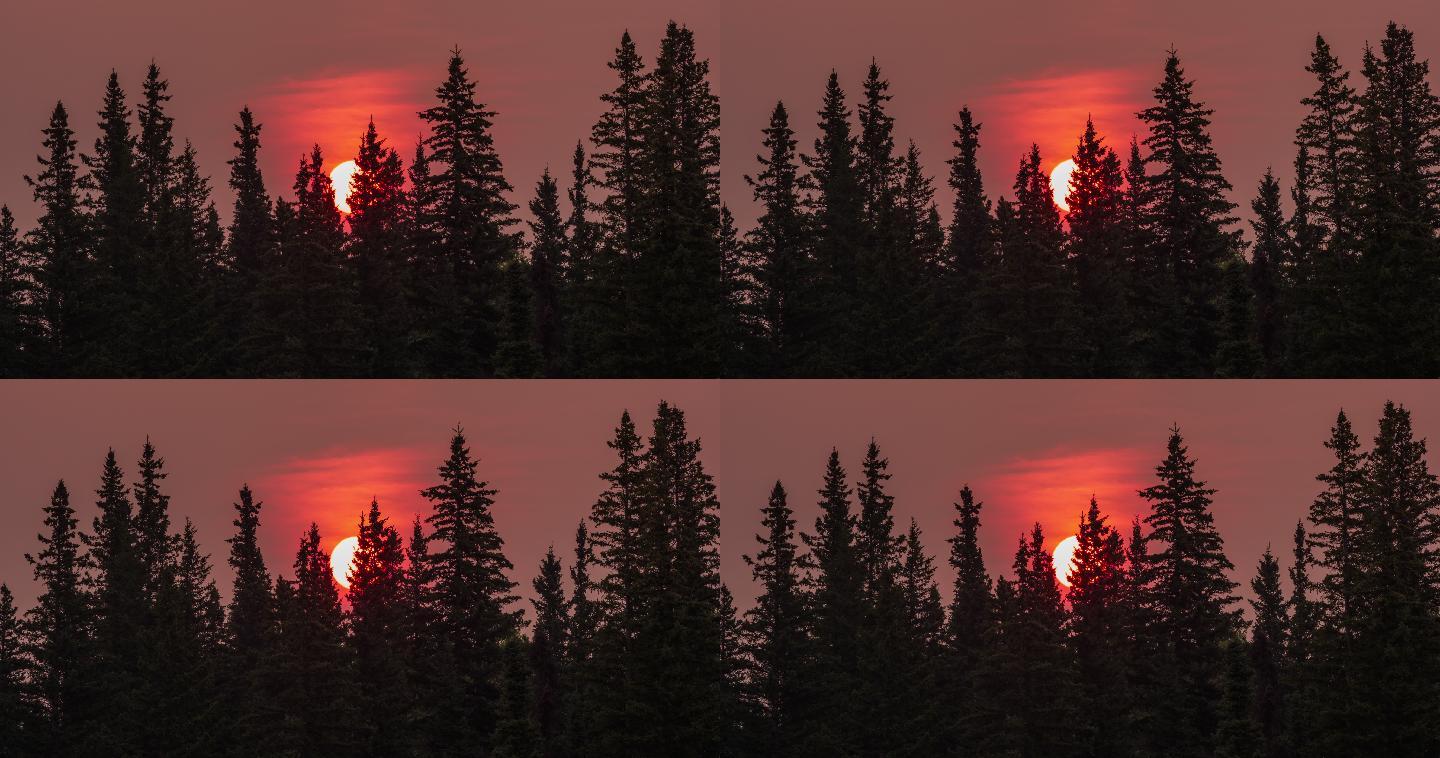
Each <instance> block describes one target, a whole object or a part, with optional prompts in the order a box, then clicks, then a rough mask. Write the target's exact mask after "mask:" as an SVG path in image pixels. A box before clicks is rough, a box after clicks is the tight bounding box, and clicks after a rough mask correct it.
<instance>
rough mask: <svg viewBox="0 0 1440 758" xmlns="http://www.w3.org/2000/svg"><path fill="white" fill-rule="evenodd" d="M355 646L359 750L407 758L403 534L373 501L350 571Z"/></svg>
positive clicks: (362, 523) (363, 519) (409, 748)
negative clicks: (401, 535) (360, 714)
mask: <svg viewBox="0 0 1440 758" xmlns="http://www.w3.org/2000/svg"><path fill="white" fill-rule="evenodd" d="M349 581H350V588H349V593H348V599H349V601H350V640H351V646H352V647H353V649H354V655H355V682H356V683H357V685H358V688H357V694H358V695H359V697H358V700H359V704H358V705H359V711H360V712H361V713H363V714H365V715H364V718H362V719H360V720H359V721H358V722H357V723H356V727H357V731H358V734H357V735H356V736H357V738H358V739H357V742H358V743H359V749H360V751H361V752H362V753H364V754H366V755H373V756H389V755H405V754H409V752H410V751H412V750H414V748H415V745H414V742H413V739H412V735H411V732H410V723H409V721H408V718H407V716H408V713H409V706H410V703H409V699H408V693H409V690H410V687H411V686H412V684H413V683H412V682H411V681H410V677H409V670H408V663H407V661H408V655H407V654H408V652H409V651H408V650H407V649H406V644H405V643H406V639H405V636H406V631H407V630H406V616H405V611H406V608H405V603H404V597H403V594H404V592H405V549H404V547H403V546H402V544H401V539H400V532H399V531H397V530H396V529H395V527H393V526H391V525H390V523H389V520H388V519H386V518H384V517H382V516H381V515H380V504H379V503H378V502H377V501H376V500H375V499H374V498H372V499H371V500H370V508H369V509H368V510H367V511H366V512H365V513H364V514H362V515H361V517H360V523H359V529H358V536H357V539H356V545H355V556H354V558H353V559H352V561H351V567H350V575H349Z"/></svg>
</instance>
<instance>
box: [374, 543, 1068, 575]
mask: <svg viewBox="0 0 1440 758" xmlns="http://www.w3.org/2000/svg"><path fill="white" fill-rule="evenodd" d="M352 539H353V538H352ZM1079 544H1080V538H1079V537H1076V536H1074V535H1071V536H1069V537H1066V538H1065V539H1063V540H1060V544H1058V545H1056V546H1055V560H1054V563H1055V578H1056V579H1057V580H1059V581H1060V584H1062V585H1064V586H1066V587H1069V586H1070V572H1072V571H1074V570H1075V548H1076V547H1077V546H1079Z"/></svg>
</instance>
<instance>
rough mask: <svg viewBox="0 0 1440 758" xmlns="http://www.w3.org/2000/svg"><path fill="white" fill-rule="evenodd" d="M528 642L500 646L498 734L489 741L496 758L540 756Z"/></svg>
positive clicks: (511, 639)
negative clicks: (533, 710) (534, 718)
mask: <svg viewBox="0 0 1440 758" xmlns="http://www.w3.org/2000/svg"><path fill="white" fill-rule="evenodd" d="M528 647H529V645H528V644H527V643H526V641H525V638H524V637H521V636H519V635H513V636H511V637H509V638H507V639H505V640H503V641H502V642H501V643H500V648H499V651H498V652H499V654H500V658H501V661H500V681H499V688H498V689H499V692H500V700H499V702H498V704H497V713H496V721H495V733H494V734H493V735H492V736H491V738H490V743H491V744H492V745H493V748H492V749H491V751H490V752H489V753H488V754H489V755H494V756H495V758H533V756H538V755H540V733H539V731H538V730H537V729H536V725H535V722H534V720H533V715H534V714H533V712H532V701H533V700H534V693H533V692H532V688H531V681H530V675H531V672H530V668H529V665H528V663H527V660H526V659H527V655H528V652H527V648H528Z"/></svg>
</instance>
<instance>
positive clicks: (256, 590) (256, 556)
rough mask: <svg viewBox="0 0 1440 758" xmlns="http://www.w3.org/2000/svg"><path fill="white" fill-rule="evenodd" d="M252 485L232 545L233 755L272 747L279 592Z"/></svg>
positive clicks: (228, 688) (229, 680) (228, 693)
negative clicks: (268, 675)
mask: <svg viewBox="0 0 1440 758" xmlns="http://www.w3.org/2000/svg"><path fill="white" fill-rule="evenodd" d="M261 505H262V504H261V503H259V502H257V501H256V500H255V499H254V497H253V495H252V494H251V492H250V487H249V486H248V485H245V486H242V487H241V488H240V499H239V501H238V502H236V503H235V513H236V517H235V521H234V524H235V528H236V530H237V531H236V534H235V536H233V537H230V538H227V539H226V540H225V541H226V542H228V543H229V544H230V557H229V564H230V568H231V569H232V570H233V571H234V573H235V582H234V585H233V588H232V589H231V592H230V605H229V607H228V609H227V613H226V624H225V631H226V635H225V636H226V640H225V642H226V645H225V652H226V660H225V662H224V664H223V669H222V671H223V678H222V681H223V682H224V686H223V688H222V690H223V692H224V693H225V699H224V701H223V703H224V709H223V713H224V714H225V716H224V718H225V727H226V729H227V731H228V732H229V733H230V734H232V735H234V743H233V744H232V745H230V746H229V749H228V751H227V753H229V754H235V755H243V754H244V753H245V752H246V751H247V750H253V749H255V748H256V747H257V746H268V745H269V740H270V738H271V737H272V736H273V735H272V734H271V729H270V722H269V721H268V716H267V714H266V713H265V708H266V703H267V693H266V690H265V684H266V682H265V681H264V674H265V671H264V669H265V667H266V666H267V665H268V662H269V660H270V656H271V655H272V652H273V649H274V645H275V596H274V592H273V590H272V587H271V584H270V573H269V571H268V570H267V569H266V568H265V558H264V556H263V555H262V554H261V552H260V543H259V528H260V507H261Z"/></svg>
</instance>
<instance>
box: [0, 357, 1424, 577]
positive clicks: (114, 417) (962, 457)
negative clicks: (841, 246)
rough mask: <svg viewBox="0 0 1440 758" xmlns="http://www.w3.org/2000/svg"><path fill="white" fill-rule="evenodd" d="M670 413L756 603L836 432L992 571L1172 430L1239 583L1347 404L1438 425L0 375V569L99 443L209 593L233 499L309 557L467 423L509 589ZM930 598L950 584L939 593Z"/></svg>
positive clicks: (1328, 388)
mask: <svg viewBox="0 0 1440 758" xmlns="http://www.w3.org/2000/svg"><path fill="white" fill-rule="evenodd" d="M662 398H663V399H667V400H669V401H670V402H672V403H675V404H677V405H678V406H680V407H681V408H682V409H684V410H685V411H686V412H687V416H688V420H689V424H690V429H691V432H692V434H697V435H699V436H700V438H701V440H702V444H703V451H704V452H703V460H704V463H705V466H706V468H707V470H708V471H709V472H710V473H711V474H712V475H714V477H715V479H716V482H717V485H718V489H719V496H720V500H721V514H722V529H723V532H722V544H721V550H722V554H723V571H724V576H725V579H726V580H727V581H728V582H729V583H730V585H731V586H732V588H734V589H735V591H736V594H737V596H738V597H739V598H740V599H741V600H742V601H748V600H749V599H750V598H751V597H752V592H751V585H750V582H749V579H748V576H749V575H748V571H747V570H746V568H745V566H744V564H743V562H742V561H741V555H742V554H744V553H746V552H750V551H752V550H753V548H754V544H755V543H754V540H753V535H754V534H755V532H756V530H757V529H758V528H759V508H760V507H761V506H762V505H763V504H764V502H765V498H766V496H767V495H768V494H769V490H770V486H771V485H772V484H773V483H774V481H775V480H776V479H777V478H779V479H781V480H783V481H784V483H785V486H786V489H787V490H788V491H789V492H790V493H791V505H792V506H793V507H794V508H795V509H796V511H797V520H798V521H799V523H800V525H801V526H802V527H803V528H805V529H807V530H809V529H812V528H813V524H814V518H815V516H816V515H817V508H816V506H815V502H816V500H817V497H816V494H815V491H816V490H817V489H818V488H819V486H820V478H821V474H822V472H823V467H824V463H825V458H826V456H827V455H828V453H829V450H830V448H831V446H838V447H839V449H840V452H841V455H842V457H843V460H844V463H845V465H846V467H847V469H848V470H849V471H850V472H851V474H852V479H853V476H854V475H855V474H856V473H858V464H859V459H860V456H861V455H862V454H863V452H864V446H865V444H866V442H867V441H868V440H869V439H870V437H871V436H872V435H873V436H874V437H875V438H876V439H877V440H878V441H879V443H880V445H881V447H882V450H883V452H884V453H885V455H887V456H888V457H889V458H890V462H891V473H892V474H893V475H894V478H893V479H892V481H891V484H892V492H893V493H894V494H895V497H896V509H897V514H896V516H897V518H896V520H897V524H898V525H900V526H902V527H903V526H904V525H905V524H908V521H909V519H910V517H912V516H913V517H915V518H916V519H917V520H918V522H919V524H920V526H921V528H922V529H923V531H924V534H925V541H926V545H927V547H928V548H929V550H930V551H931V552H932V554H934V555H936V556H937V557H939V558H940V561H939V562H940V563H941V578H942V581H943V582H946V583H947V587H948V581H949V578H950V573H949V571H948V569H946V567H945V566H944V565H943V563H944V561H943V556H944V554H945V550H946V549H947V546H946V544H945V542H944V540H945V539H946V538H947V537H949V536H951V534H952V533H953V528H952V526H951V524H950V522H951V520H952V518H953V512H952V508H951V503H952V502H953V501H954V500H955V498H956V493H957V492H958V490H959V488H960V487H961V486H962V485H963V484H965V483H967V482H968V483H969V484H970V485H971V487H972V488H973V489H974V490H975V492H976V494H977V496H978V497H979V498H980V499H981V500H983V501H984V502H985V504H986V507H985V511H984V514H983V521H984V525H983V527H982V535H983V548H984V550H985V555H986V559H987V562H988V563H989V565H990V569H991V572H992V574H994V573H996V572H1001V571H1004V572H1006V573H1008V572H1009V570H1010V560H1011V558H1012V557H1013V554H1014V548H1015V541H1016V538H1017V537H1018V536H1019V534H1020V532H1021V531H1022V530H1023V529H1026V528H1027V527H1028V526H1029V525H1030V524H1031V523H1033V522H1034V521H1036V520H1039V521H1040V522H1041V523H1042V524H1043V525H1044V527H1045V529H1046V532H1047V535H1048V538H1047V541H1048V542H1049V543H1050V544H1052V545H1053V544H1054V543H1055V542H1056V541H1058V540H1059V539H1060V538H1062V537H1064V536H1066V535H1068V534H1071V533H1073V528H1074V524H1075V523H1076V521H1077V520H1078V517H1079V513H1080V510H1081V509H1082V508H1083V507H1084V506H1085V504H1086V502H1087V501H1088V499H1089V496H1090V494H1091V493H1092V492H1093V493H1095V494H1096V495H1097V496H1098V497H1099V499H1100V503H1101V506H1102V508H1103V509H1104V510H1105V511H1106V512H1107V513H1109V514H1110V515H1111V516H1112V520H1113V521H1114V522H1115V523H1117V524H1123V523H1128V521H1129V519H1130V518H1131V517H1132V516H1133V515H1135V514H1137V513H1140V512H1141V510H1140V509H1141V506H1142V503H1141V502H1140V501H1139V499H1138V498H1137V497H1136V496H1135V490H1136V489H1137V488H1139V487H1141V486H1145V485H1147V484H1149V483H1150V481H1151V477H1152V470H1153V467H1154V465H1155V464H1156V463H1157V462H1158V461H1159V460H1160V458H1161V457H1162V456H1163V454H1164V451H1165V440H1166V436H1167V430H1168V429H1169V428H1170V426H1171V425H1172V424H1177V423H1178V424H1179V425H1180V426H1181V427H1182V430H1183V432H1184V434H1185V436H1186V439H1187V441H1188V443H1189V445H1190V448H1191V453H1192V454H1193V455H1195V456H1196V457H1198V459H1199V463H1198V473H1199V475H1200V476H1201V477H1202V478H1204V479H1205V480H1207V481H1208V482H1209V483H1210V485H1211V486H1213V487H1216V488H1217V489H1219V494H1218V495H1217V496H1216V501H1215V519H1216V523H1217V524H1218V526H1219V528H1220V530H1221V533H1222V535H1223V536H1224V538H1225V542H1226V548H1227V552H1228V554H1229V555H1230V557H1231V560H1232V561H1234V562H1235V564H1236V565H1237V566H1238V567H1239V575H1238V576H1237V579H1240V580H1248V578H1249V576H1250V574H1251V572H1252V571H1253V568H1254V565H1255V563H1256V561H1257V560H1258V558H1259V556H1260V553H1261V552H1262V551H1263V550H1264V549H1265V546H1266V544H1267V543H1273V544H1274V546H1275V548H1276V551H1277V553H1281V554H1283V555H1288V550H1289V540H1290V538H1291V533H1292V530H1293V528H1294V524H1295V521H1296V519H1298V518H1300V517H1301V516H1302V515H1303V514H1304V513H1305V510H1306V508H1307V507H1308V505H1309V503H1310V501H1311V499H1312V498H1313V497H1314V495H1315V493H1316V492H1317V487H1316V483H1315V481H1314V476H1315V474H1316V473H1318V472H1320V471H1322V470H1324V469H1325V468H1327V467H1328V465H1329V463H1328V458H1327V456H1328V453H1327V451H1325V450H1324V448H1322V447H1321V444H1320V443H1321V442H1322V441H1323V440H1324V439H1325V437H1326V436H1327V434H1328V430H1329V426H1330V425H1331V423H1333V420H1334V417H1335V413H1336V411H1337V410H1338V409H1339V408H1341V407H1342V406H1343V407H1344V408H1346V409H1347V410H1348V411H1349V413H1350V415H1351V418H1352V420H1353V421H1354V422H1355V425H1356V428H1357V431H1359V433H1360V434H1361V436H1362V438H1364V439H1366V441H1367V443H1368V440H1369V438H1370V437H1371V436H1373V434H1374V422H1375V419H1376V418H1377V417H1378V415H1379V412H1380V408H1381V405H1382V404H1383V403H1384V401H1385V400H1386V399H1387V398H1389V399H1394V400H1396V401H1397V402H1402V403H1405V404H1407V405H1408V406H1409V407H1410V408H1411V410H1412V411H1413V413H1414V416H1415V424H1416V428H1417V430H1418V431H1419V433H1420V434H1422V435H1424V434H1430V435H1434V434H1435V433H1436V432H1437V430H1440V396H1437V395H1436V393H1435V392H1434V385H1433V384H1431V383H1422V382H1395V381H1388V382H1282V381H1262V382H1218V381H1217V382H1166V381H1152V382H1122V381H1105V382H1083V381H1074V382H1026V381H1005V382H998V381H997V382H988V381H973V382H943V381H932V382H901V381H889V382H839V381H828V382H826V381H815V382H808V381H807V382H799V381H796V382H761V381H748V382H721V381H695V382H679V381H635V382H622V381H584V382H558V381H552V382H483V381H453V382H451V381H429V382H378V381H377V382H338V381H326V382H318V381H311V382H297V381H290V382H283V381H247V382H219V381H216V382H166V381H138V382H127V381H108V382H55V381H50V382H17V381H11V382H4V383H0V407H5V408H7V409H10V410H8V411H7V414H8V415H7V419H6V423H5V425H4V430H3V431H0V444H3V449H4V450H5V451H6V452H5V454H4V455H3V456H0V581H4V582H7V583H9V584H10V585H11V587H12V588H13V589H14V590H15V592H16V595H17V597H19V598H20V602H21V603H22V604H27V605H28V603H29V602H31V600H33V597H34V589H33V584H32V582H31V581H30V569H29V567H28V566H27V565H26V564H25V561H24V558H23V554H24V553H25V552H29V551H33V550H34V549H35V547H36V541H35V535H36V534H37V533H38V532H39V530H40V529H41V520H42V514H41V507H42V506H43V505H44V503H45V502H46V500H47V498H48V496H49V494H50V491H51V489H52V488H53V487H54V484H55V480H56V479H58V478H61V477H64V478H65V480H66V482H67V483H68V485H69V487H70V491H71V493H72V502H73V503H74V504H75V505H76V507H77V510H78V511H79V514H80V519H81V524H82V525H84V526H85V527H87V528H88V526H89V523H90V519H91V518H92V517H93V515H94V495H93V491H94V489H95V487H96V486H97V484H98V480H99V473H100V465H101V463H102V461H103V458H104V455H105V451H106V449H107V447H108V446H114V447H115V449H116V452H117V455H118V456H119V457H120V460H121V461H122V463H123V464H124V465H125V469H126V473H127V476H133V469H134V466H133V462H134V461H135V459H136V458H137V457H138V455H139V451H140V446H141V444H142V443H143V441H144V438H145V435H147V434H148V435H150V437H151V439H152V440H153V441H154V442H155V444H156V446H157V447H158V449H159V451H160V453H161V454H162V455H163V456H164V457H165V458H166V459H167V462H168V470H169V471H170V478H169V479H168V481H167V488H168V490H169V491H170V493H171V494H172V497H173V499H172V516H173V518H174V520H175V521H176V522H177V523H179V522H180V521H181V519H183V518H184V517H186V516H189V517H190V518H192V519H193V520H194V521H195V522H196V524H197V525H198V527H199V531H200V536H201V539H202V541H203V543H204V546H205V548H206V549H207V550H209V551H210V553H211V554H212V558H213V559H214V561H215V563H216V564H217V567H218V572H217V573H218V576H219V577H220V584H221V587H222V589H223V590H224V591H226V592H228V590H229V585H230V576H229V571H228V568H227V567H225V566H224V562H225V556H226V550H227V546H226V545H225V543H224V542H223V540H224V539H225V538H226V537H228V536H230V534H231V532H232V531H233V528H232V526H231V523H230V522H231V520H232V519H233V509H232V507H231V503H232V502H233V501H234V498H235V493H236V491H237V490H238V489H239V487H240V485H241V484H242V483H245V482H248V483H249V484H250V485H251V487H252V488H253V489H254V490H255V492H256V495H257V496H258V497H259V498H260V499H261V500H263V501H264V502H265V508H264V511H263V514H262V521H263V524H262V529H261V538H262V546H263V548H264V550H265V555H266V559H267V561H268V563H269V565H270V567H271V570H272V571H275V570H277V569H279V570H283V571H284V572H285V573H287V574H289V573H291V569H290V564H291V563H292V562H293V557H294V551H295V546H296V543H297V541H298V539H299V536H300V532H301V530H302V529H303V528H304V527H305V526H306V525H307V524H308V523H309V522H310V521H311V520H314V521H317V522H318V523H319V524H320V527H321V530H322V533H323V535H324V538H325V546H326V547H327V548H329V547H330V546H332V545H333V544H334V543H335V542H337V541H339V539H341V538H342V537H344V536H348V535H350V534H353V533H354V532H353V525H354V522H355V520H356V519H357V517H358V514H359V512H360V510H361V509H362V508H363V507H365V506H366V505H367V504H368V502H369V499H370V496H371V495H376V496H378V497H379V499H380V503H381V506H382V509H383V510H384V511H385V512H386V513H387V514H389V515H390V516H391V517H392V519H393V520H394V522H397V523H400V524H402V525H408V523H409V521H410V519H411V518H412V517H413V515H414V514H415V513H417V512H419V509H420V508H421V507H422V505H423V503H422V501H421V499H420V498H419V496H418V495H417V491H418V490H419V489H420V488H421V487H423V486H426V485H428V484H430V483H432V481H433V475H434V468H435V466H436V465H438V464H439V463H440V462H441V460H442V459H443V458H444V456H445V455H446V453H447V443H448V438H449V430H450V429H451V428H452V427H454V425H455V424H457V423H459V424H463V425H464V427H465V429H466V431H467V433H468V435H469V437H470V440H471V444H472V449H473V450H474V452H475V453H476V454H478V455H479V456H480V459H481V460H480V472H481V474H482V476H484V477H486V478H487V479H488V480H489V481H490V482H491V484H492V485H493V486H494V487H496V488H497V489H498V490H499V495H498V498H497V506H496V510H495V514H496V522H497V524H498V525H499V528H500V530H501V533H502V536H503V537H504V538H505V541H506V552H507V554H508V555H509V556H510V558H511V560H512V561H514V562H515V564H516V567H517V568H516V572H515V578H516V580H517V581H520V582H522V585H523V587H525V588H526V589H528V586H529V579H530V578H531V576H533V569H534V566H535V565H536V564H537V563H538V562H539V560H540V558H541V557H542V556H543V554H544V552H545V548H546V547H547V546H548V545H550V544H552V543H554V544H555V545H556V548H557V552H561V553H562V554H565V555H564V557H565V559H566V563H567V565H568V563H569V556H568V554H567V553H568V550H569V549H570V547H571V545H572V544H573V543H572V540H573V536H574V528H575V524H576V523H577V521H578V520H579V519H581V518H582V517H584V516H585V515H586V514H587V513H588V510H589V507H590V505H591V504H592V503H593V502H594V500H595V497H596V495H597V494H598V493H599V492H600V489H601V488H600V482H599V480H598V479H597V478H596V477H597V475H598V474H599V473H600V472H602V471H604V470H605V469H607V468H608V467H610V466H611V465H612V464H613V460H612V458H611V454H610V451H609V450H608V449H607V448H606V447H605V442H606V440H607V439H609V437H610V435H611V431H612V429H613V427H614V425H615V423H616V421H617V419H618V418H619V415H620V412H621V411H622V410H623V409H626V408H629V409H630V410H631V412H632V414H633V415H634V416H635V418H636V419H637V422H638V423H639V424H641V426H642V428H645V427H648V424H649V421H650V418H651V415H652V412H653V410H654V407H655V404H656V403H657V402H658V401H659V400H661V399H662ZM947 591H948V590H947Z"/></svg>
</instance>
